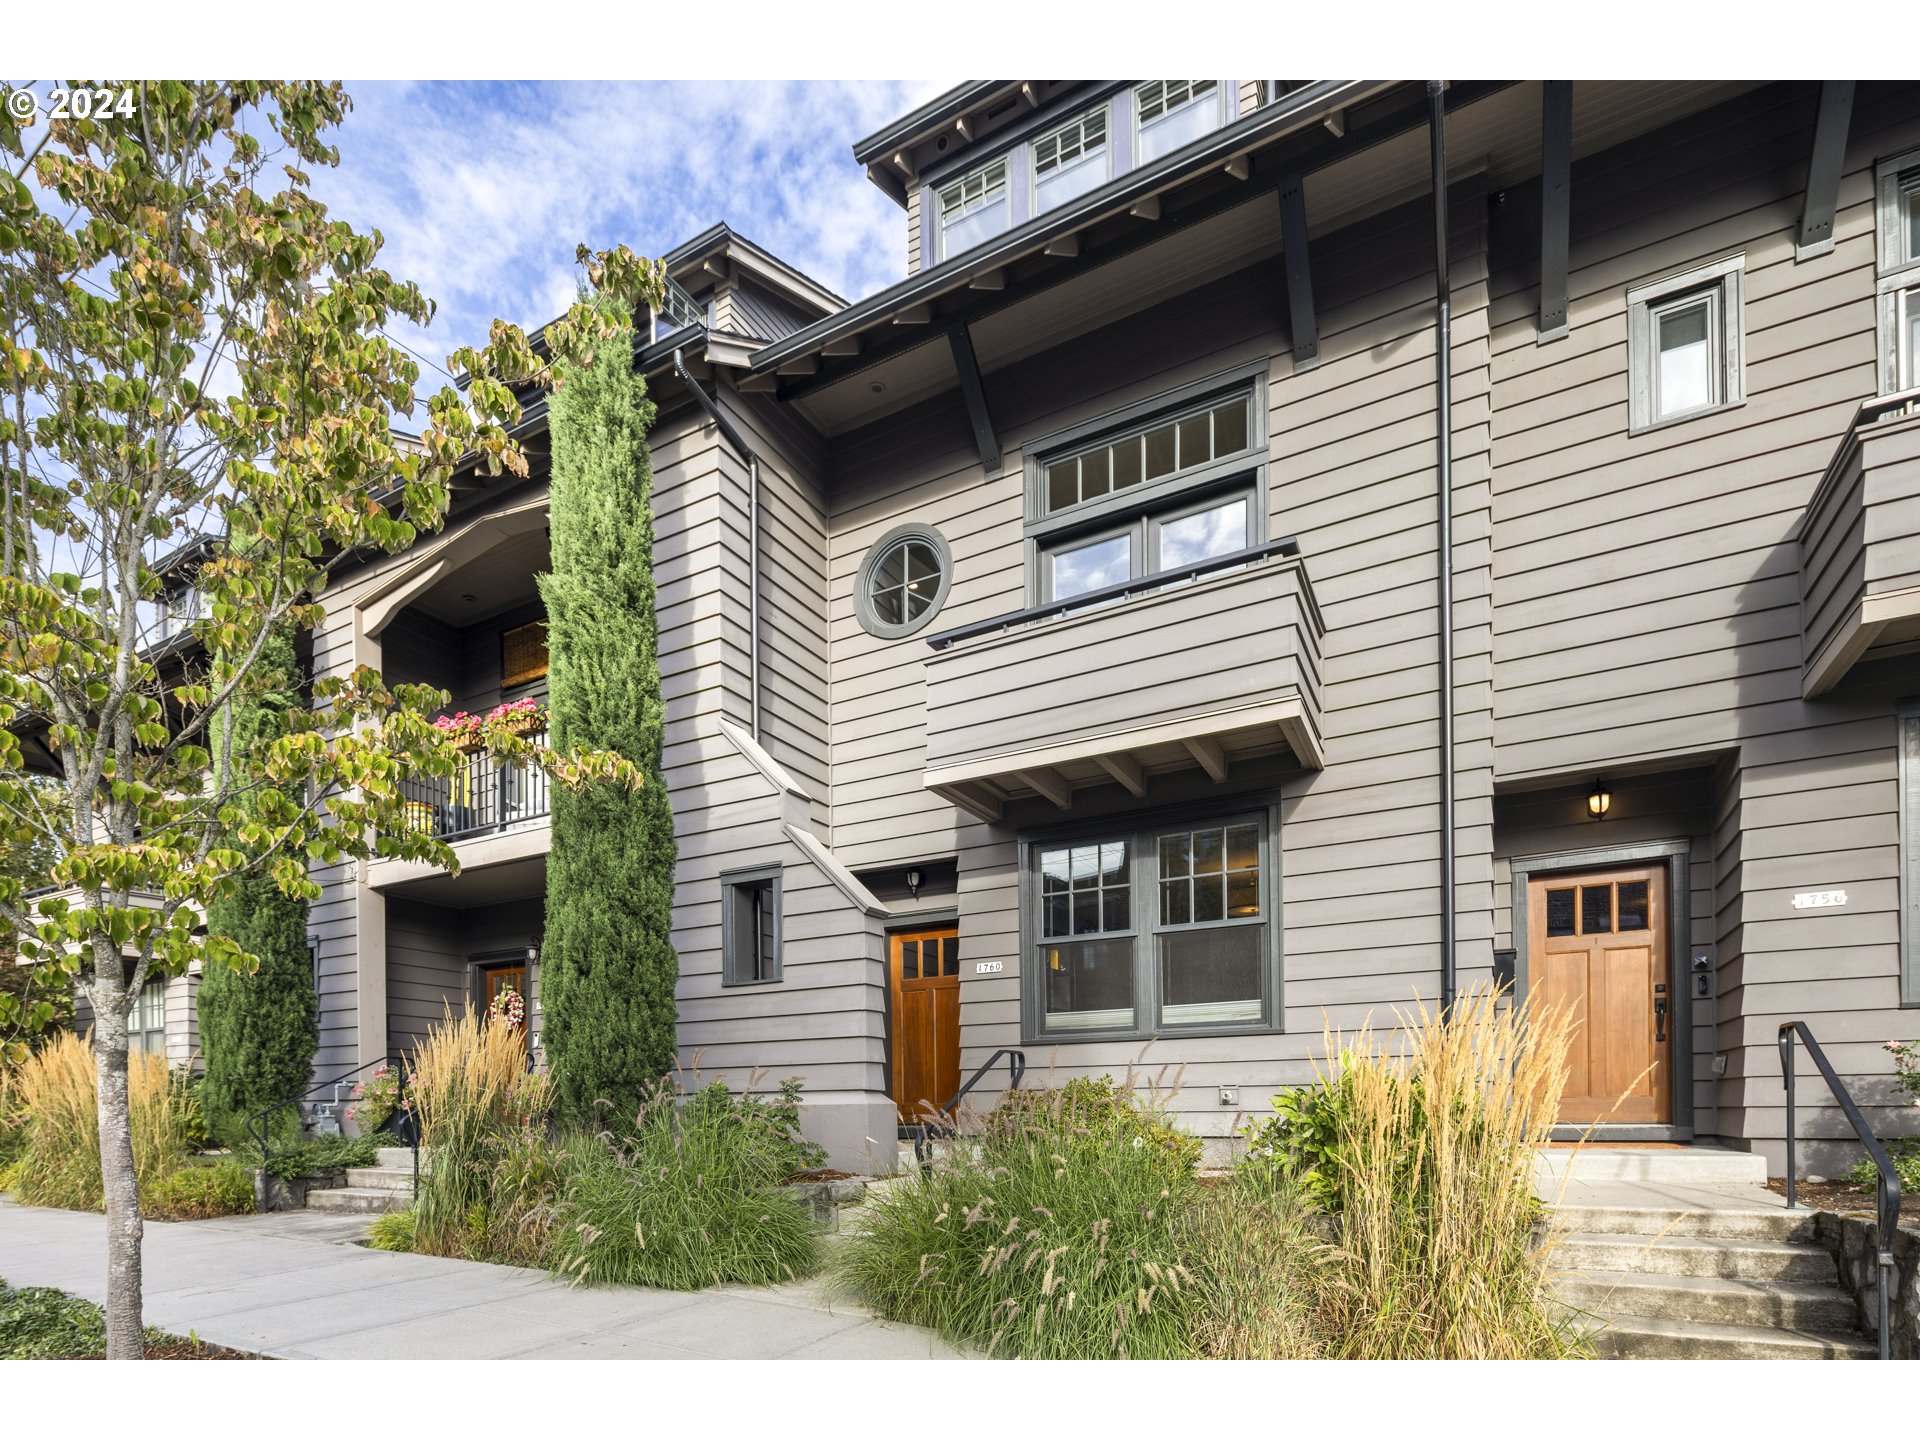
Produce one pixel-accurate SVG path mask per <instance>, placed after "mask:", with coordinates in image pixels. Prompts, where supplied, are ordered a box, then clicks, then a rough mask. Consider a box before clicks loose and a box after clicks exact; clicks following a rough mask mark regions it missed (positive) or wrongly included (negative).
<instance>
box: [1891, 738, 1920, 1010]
mask: <svg viewBox="0 0 1920 1440" xmlns="http://www.w3.org/2000/svg"><path fill="white" fill-rule="evenodd" d="M1894 723H1895V726H1896V729H1895V731H1894V734H1895V737H1896V743H1897V745H1898V747H1899V760H1900V770H1899V774H1900V780H1899V784H1900V796H1899V801H1898V805H1899V812H1898V819H1899V829H1900V885H1899V891H1900V915H1899V922H1900V1006H1901V1008H1902V1009H1909V1010H1910V1009H1916V1008H1920V701H1910V702H1908V703H1907V704H1905V705H1902V706H1901V707H1900V708H1899V710H1898V711H1897V712H1896V715H1895V720H1894Z"/></svg>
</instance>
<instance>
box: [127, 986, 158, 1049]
mask: <svg viewBox="0 0 1920 1440" xmlns="http://www.w3.org/2000/svg"><path fill="white" fill-rule="evenodd" d="M127 1053H128V1054H129V1055H161V1056H164V1055H165V1054H166V1053H167V982H166V981H165V980H149V981H147V983H146V984H145V985H144V986H143V987H142V988H141V990H140V998H139V999H137V1000H135V1001H134V1002H133V1010H132V1012H131V1013H129V1014H128V1016H127Z"/></svg>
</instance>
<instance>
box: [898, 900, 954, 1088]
mask: <svg viewBox="0 0 1920 1440" xmlns="http://www.w3.org/2000/svg"><path fill="white" fill-rule="evenodd" d="M888 950H889V960H890V965H891V971H892V977H893V987H892V988H893V1103H894V1104H895V1105H896V1106H897V1107H899V1110H900V1118H901V1119H902V1120H904V1121H908V1122H914V1121H919V1120H921V1119H924V1118H925V1117H926V1115H927V1114H928V1112H930V1111H933V1110H937V1109H939V1108H940V1107H941V1106H942V1105H945V1104H946V1103H947V1102H948V1101H949V1100H951V1099H952V1098H953V1097H954V1096H955V1095H956V1094H958V1093H959V1090H960V932H959V931H958V930H956V929H954V928H952V927H951V926H949V927H947V928H945V929H940V930H913V931H903V932H901V933H899V934H896V935H894V936H892V937H891V943H890V944H889V946H888Z"/></svg>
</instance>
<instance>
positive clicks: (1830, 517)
mask: <svg viewBox="0 0 1920 1440" xmlns="http://www.w3.org/2000/svg"><path fill="white" fill-rule="evenodd" d="M1800 621H1801V637H1802V639H1801V646H1802V651H1801V653H1802V655H1803V657H1804V668H1803V670H1802V674H1801V693H1802V694H1804V695H1805V696H1806V697H1807V698H1808V699H1812V698H1813V697H1814V696H1816V695H1820V694H1823V693H1824V692H1826V691H1828V690H1831V689H1832V688H1833V687H1834V686H1836V685H1838V684H1839V683H1840V682H1841V681H1842V680H1843V679H1845V678H1846V676H1847V673H1848V671H1850V670H1851V669H1852V668H1853V667H1854V665H1855V664H1857V663H1859V662H1860V661H1862V660H1873V659H1877V658H1879V657H1881V656H1883V655H1893V654H1898V653H1900V652H1901V651H1905V650H1911V649H1913V648H1914V647H1915V646H1916V645H1920V390H1907V391H1903V392H1901V393H1900V394H1897V395H1884V396H1881V397H1879V398H1877V399H1873V400H1869V401H1867V402H1866V403H1865V404H1863V405H1862V406H1861V407H1860V409H1859V411H1858V412H1857V413H1856V414H1855V416H1854V419H1853V423H1852V424H1851V425H1849V426H1848V427H1847V432H1846V434H1845V435H1844V436H1843V437H1842V438H1841V441H1840V448H1839V449H1838V450H1837V451H1836V452H1835V453H1834V457H1833V460H1832V462H1831V463H1830V464H1829V465H1828V466H1827V473H1826V475H1825V476H1824V477H1823V478H1822V479H1821V481H1820V488H1819V489H1818V490H1816V491H1815V492H1814V496H1813V501H1812V503H1810V504H1809V505H1808V506H1807V513H1806V517H1805V519H1804V520H1803V521H1802V522H1801V527H1800Z"/></svg>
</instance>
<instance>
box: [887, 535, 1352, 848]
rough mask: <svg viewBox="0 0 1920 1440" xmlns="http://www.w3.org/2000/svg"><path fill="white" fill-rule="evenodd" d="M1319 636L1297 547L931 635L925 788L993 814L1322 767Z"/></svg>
mask: <svg viewBox="0 0 1920 1440" xmlns="http://www.w3.org/2000/svg"><path fill="white" fill-rule="evenodd" d="M1323 634H1324V627H1323V625H1322V622H1321V619H1320V611H1319V607H1318V606H1317V605H1316V604H1315V603H1314V598H1313V588H1312V586H1311V585H1310V584H1309V583H1308V581H1307V574H1306V571H1305V569H1304V568H1303V566H1302V563H1301V561H1300V559H1299V553H1298V546H1297V545H1296V544H1295V543H1294V541H1292V540H1291V539H1286V540H1276V541H1273V542H1271V543H1270V544H1265V545H1259V546H1254V547H1251V548H1249V549H1245V550H1238V551H1234V552H1232V553H1231V554H1227V555H1222V556H1218V557H1215V558H1213V559H1210V560H1208V561H1206V562H1204V563H1202V564H1198V565H1191V566H1186V567H1183V568H1181V569H1178V570H1170V571H1162V572H1159V573H1157V574H1153V575H1148V576H1145V577H1142V578H1140V579H1136V580H1131V581H1128V582H1125V583H1123V584H1120V585H1113V586H1108V587H1106V588H1105V589H1101V590H1093V591H1088V592H1086V593H1083V594H1079V595H1076V596H1074V597H1073V598H1072V599H1070V600H1067V601H1061V602H1055V603H1052V604H1047V605H1039V606H1035V607H1033V608H1031V609H1027V610H1021V611H1016V612H1014V613H1013V614H1010V615H1003V616H998V617H996V618H994V619H991V620H984V621H980V622H978V623H976V624H972V625H965V626H961V627H960V628H958V629H954V630H948V631H945V632H943V633H941V634H939V635H935V636H933V637H932V638H931V640H930V641H929V642H928V643H929V644H931V645H932V646H933V648H934V656H933V658H932V659H931V660H929V661H928V662H927V767H926V774H925V777H924V778H925V784H926V786H927V788H928V789H930V790H932V791H934V792H936V793H937V794H939V795H941V796H943V797H945V798H946V799H948V800H951V801H952V802H953V803H954V804H956V805H959V806H961V807H962V808H963V809H966V810H968V811H971V812H972V813H973V814H976V815H979V816H981V817H982V818H985V819H998V818H1000V815H1001V814H1002V811H1003V808H1004V806H1005V805H1006V803H1007V802H1008V801H1010V800H1019V799H1025V798H1029V797H1033V796H1040V797H1043V798H1045V799H1046V800H1048V801H1050V802H1051V803H1053V804H1054V805H1056V806H1058V807H1060V808H1061V809H1066V808H1069V807H1070V806H1071V805H1072V803H1073V792H1074V790H1075V789H1076V788H1078V787H1081V786H1087V785H1099V784H1119V785H1121V786H1124V787H1125V788H1126V789H1127V790H1128V791H1129V792H1131V793H1132V794H1134V795H1136V796H1138V795H1144V794H1145V793H1146V788H1147V781H1148V777H1150V776H1151V775H1154V774H1157V773H1162V772H1168V771H1173V770H1182V769H1189V768H1195V767H1197V768H1199V769H1202V770H1205V771H1206V772H1207V773H1208V774H1209V775H1210V776H1211V777H1212V778H1213V779H1214V780H1215V781H1216V782H1217V781H1222V780H1225V779H1226V778H1227V774H1228V772H1229V770H1230V768H1231V767H1232V765H1233V764H1234V763H1235V762H1236V761H1237V760H1240V759H1242V758H1251V757H1253V756H1257V755H1270V754H1274V753H1276V752H1281V751H1285V752H1289V753H1291V754H1292V756H1293V758H1294V759H1295V760H1296V761H1297V762H1298V763H1299V764H1300V765H1303V766H1305V767H1307V768H1309V769H1316V770H1317V769H1319V768H1320V766H1321V764H1322V745H1321V738H1320V686H1321V676H1320V642H1321V639H1322V636H1323Z"/></svg>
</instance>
